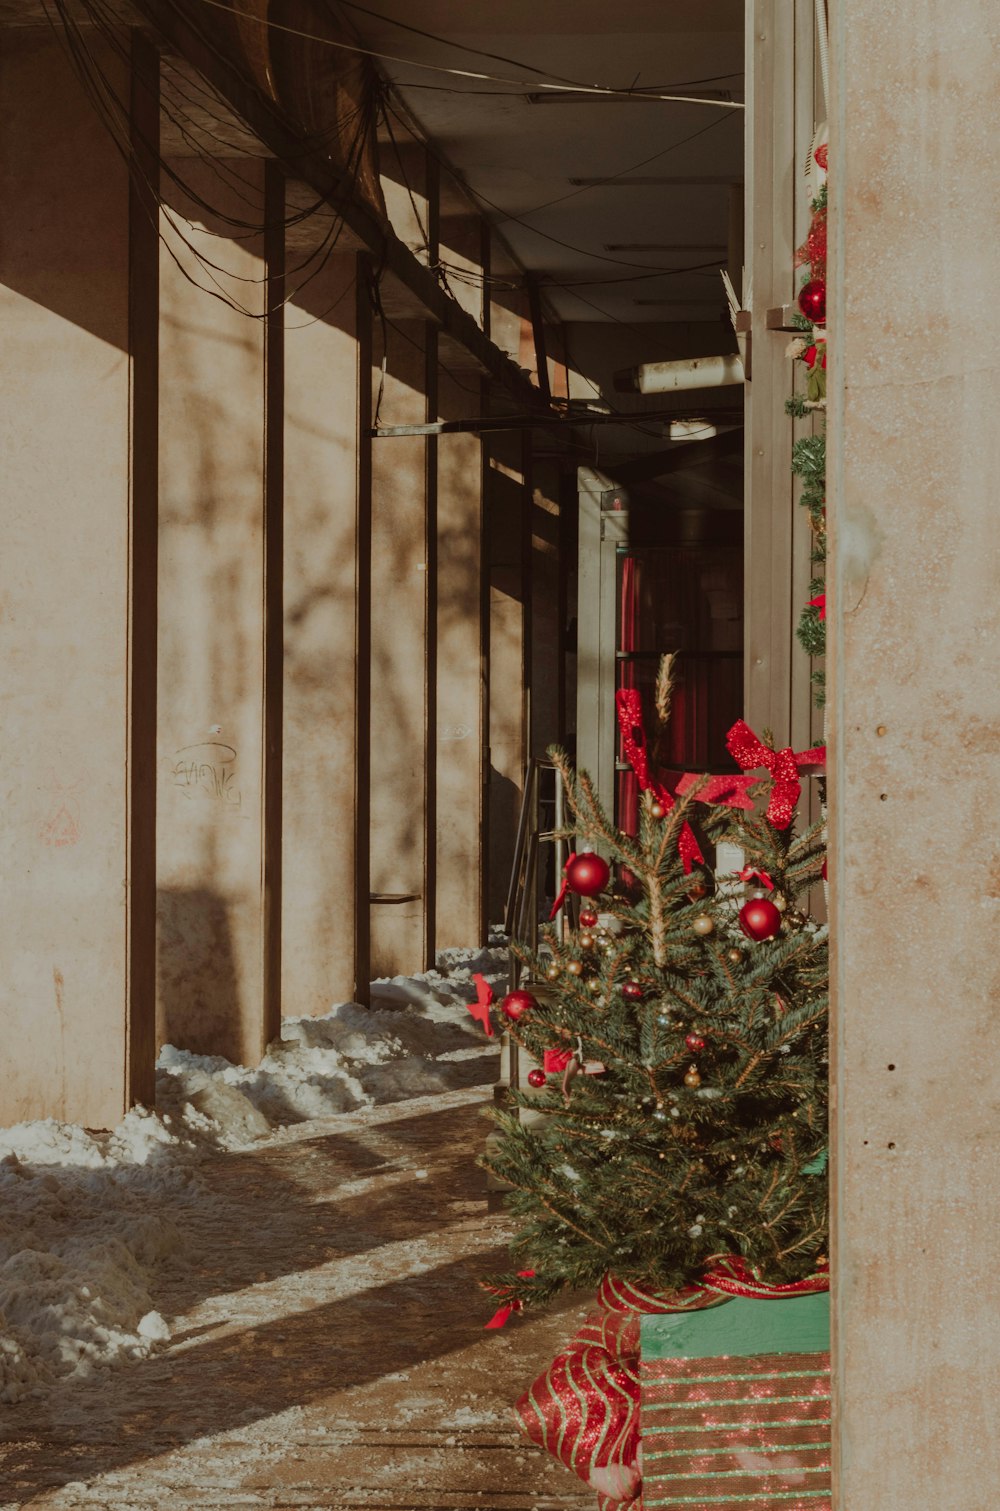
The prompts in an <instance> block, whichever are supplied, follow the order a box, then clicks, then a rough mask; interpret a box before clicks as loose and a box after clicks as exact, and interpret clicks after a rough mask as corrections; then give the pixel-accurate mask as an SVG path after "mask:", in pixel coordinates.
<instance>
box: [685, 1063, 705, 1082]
mask: <svg viewBox="0 0 1000 1511" xmlns="http://www.w3.org/2000/svg"><path fill="white" fill-rule="evenodd" d="M684 1085H685V1086H700V1085H701V1076H700V1075H699V1074H698V1067H697V1065H692V1066H691V1069H690V1070H689V1071H688V1072H687V1073H686V1075H685V1077H684Z"/></svg>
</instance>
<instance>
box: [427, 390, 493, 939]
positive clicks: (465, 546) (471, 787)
mask: <svg viewBox="0 0 1000 1511" xmlns="http://www.w3.org/2000/svg"><path fill="white" fill-rule="evenodd" d="M440 385H441V386H440V413H441V416H442V418H443V419H459V418H461V417H462V416H463V415H467V414H469V413H470V405H474V404H477V403H478V402H479V400H478V394H476V393H475V392H474V393H473V394H470V393H469V391H468V381H467V380H464V379H463V381H462V383H461V384H459V382H458V381H457V380H456V379H455V378H452V377H449V376H448V375H447V374H442V375H441V379H440ZM483 587H484V576H483V443H482V441H481V440H480V438H479V437H478V436H477V435H473V434H462V435H443V436H442V437H441V438H440V440H439V441H438V611H437V623H438V679H437V686H438V727H437V866H436V874H437V930H436V939H437V947H438V949H446V948H448V947H450V946H452V947H462V946H465V947H468V946H470V945H474V944H476V943H485V939H486V928H487V925H488V922H489V920H488V919H487V918H486V907H485V888H484V882H485V871H486V851H485V839H486V835H485V823H484V819H485V814H484V791H485V787H484V775H485V771H484V763H485V754H486V746H485V741H486V719H485V716H486V702H485V696H486V670H487V668H486V645H485V636H484V613H483V610H484V596H483Z"/></svg>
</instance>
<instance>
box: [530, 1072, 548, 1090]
mask: <svg viewBox="0 0 1000 1511" xmlns="http://www.w3.org/2000/svg"><path fill="white" fill-rule="evenodd" d="M545 1081H546V1075H545V1072H544V1070H529V1071H528V1085H529V1086H534V1088H535V1090H536V1091H537V1090H538V1089H539V1087H541V1086H544V1085H545Z"/></svg>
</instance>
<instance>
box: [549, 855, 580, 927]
mask: <svg viewBox="0 0 1000 1511" xmlns="http://www.w3.org/2000/svg"><path fill="white" fill-rule="evenodd" d="M575 860H576V851H575V850H574V851H573V853H572V855H571V856H570V857H569V859H568V860H567V862H566V864H565V865H564V866H563V880H562V886H561V887H560V888H559V896H558V897H557V898H556V900H555V902H554V903H553V904H552V912H551V913H550V914H549V923H551V922H552V920H553V919H554V918H555V916H556V914H557V913H558V911H559V909H560V908H561V907H562V905H563V903H564V902H565V901H566V894H567V893H568V892H569V882H568V881H567V880H566V873H567V871H568V870H569V868H570V866H571V865H572V864H573V862H574V861H575Z"/></svg>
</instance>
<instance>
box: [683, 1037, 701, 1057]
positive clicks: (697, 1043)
mask: <svg viewBox="0 0 1000 1511" xmlns="http://www.w3.org/2000/svg"><path fill="white" fill-rule="evenodd" d="M684 1043H685V1044H686V1045H687V1047H688V1049H690V1050H691V1051H692V1052H693V1053H697V1051H698V1050H699V1049H704V1048H705V1041H704V1039H703V1038H702V1037H701V1034H688V1036H687V1038H686V1039H685V1040H684Z"/></svg>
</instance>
